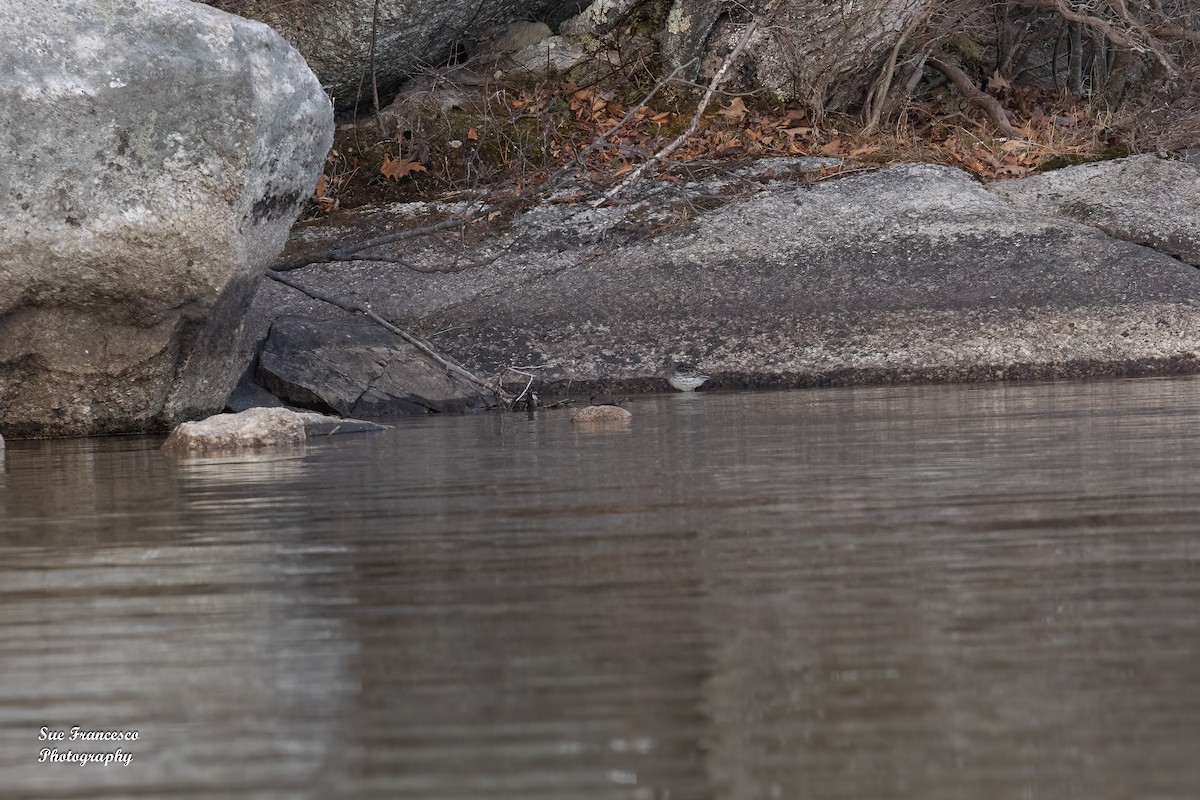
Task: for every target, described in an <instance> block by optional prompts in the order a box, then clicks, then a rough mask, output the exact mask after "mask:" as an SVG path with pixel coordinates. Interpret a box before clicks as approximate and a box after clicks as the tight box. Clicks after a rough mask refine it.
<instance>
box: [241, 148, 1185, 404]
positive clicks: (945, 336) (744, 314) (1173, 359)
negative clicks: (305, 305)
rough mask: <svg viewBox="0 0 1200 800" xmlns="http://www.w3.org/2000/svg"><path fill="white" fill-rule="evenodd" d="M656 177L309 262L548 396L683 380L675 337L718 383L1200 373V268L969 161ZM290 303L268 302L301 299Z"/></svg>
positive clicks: (437, 341)
mask: <svg viewBox="0 0 1200 800" xmlns="http://www.w3.org/2000/svg"><path fill="white" fill-rule="evenodd" d="M1119 167H1120V165H1119V164H1117V165H1114V166H1113V167H1110V169H1114V170H1116V169H1119ZM748 169H752V170H756V171H757V174H758V175H759V176H760V177H761V176H762V175H765V174H767V173H771V174H778V173H780V172H786V170H782V169H781V166H780V164H779V162H776V163H775V164H774V165H773V164H772V163H771V162H761V163H759V164H758V165H753V164H752V165H750V167H748ZM742 178H746V175H742ZM739 187H741V188H739ZM747 187H749V188H747ZM726 189H731V190H737V192H738V193H733V192H727V191H725V190H726ZM654 191H655V192H658V194H653V195H651V196H649V197H648V198H645V199H642V200H639V201H637V202H631V203H628V204H624V205H622V206H620V207H616V208H600V209H591V208H589V207H587V206H586V204H580V205H579V206H576V207H574V208H572V207H571V206H570V204H567V203H547V204H543V205H541V206H537V207H535V208H533V209H531V210H529V211H528V212H526V213H525V214H524V215H523V216H522V217H520V218H518V219H517V220H515V221H514V222H513V223H512V225H511V226H510V227H509V228H508V229H507V230H504V231H501V232H498V233H497V235H496V237H495V238H494V239H493V240H488V241H484V242H483V243H482V244H481V245H480V247H481V250H480V252H475V253H469V254H468V255H470V256H473V257H475V259H476V260H477V261H479V262H481V263H485V264H486V266H484V267H481V268H479V269H476V270H471V271H466V272H459V273H454V274H448V273H437V272H432V271H431V272H428V273H415V272H408V273H405V272H397V271H396V270H395V268H394V265H391V264H372V263H370V262H357V263H355V264H353V265H336V266H330V267H327V268H324V267H323V268H314V269H311V270H309V271H308V273H307V274H306V279H307V280H310V281H312V282H313V286H314V288H317V289H320V290H324V291H330V292H335V293H336V292H342V293H348V294H350V295H351V296H353V297H359V298H363V297H366V298H372V300H373V303H374V308H375V310H376V311H377V313H380V314H382V315H384V316H385V317H386V318H388V319H390V320H392V321H393V322H395V323H396V324H397V325H399V326H400V327H402V328H406V329H408V330H410V331H412V332H414V333H416V334H418V335H421V336H423V337H425V338H426V339H427V340H429V341H430V342H431V343H432V344H433V345H434V347H436V348H437V349H439V350H440V351H441V352H442V353H444V354H446V355H448V356H451V357H453V358H455V359H457V360H459V361H460V362H462V363H463V365H464V366H465V367H467V368H468V369H470V370H472V371H473V372H475V373H476V374H479V375H493V374H496V373H497V371H499V370H502V369H504V367H505V366H508V365H523V366H524V365H528V366H527V367H526V369H529V368H533V371H534V372H535V374H536V375H537V376H538V380H537V382H536V383H535V386H534V389H535V390H536V391H538V392H539V393H540V394H541V395H542V396H543V397H546V396H547V395H550V394H555V393H557V394H574V395H579V394H583V395H588V394H595V393H597V392H606V391H607V392H617V391H620V392H634V391H663V390H664V389H665V388H666V384H665V382H664V381H663V380H662V378H661V377H660V376H659V374H660V371H661V370H660V365H661V364H662V363H663V361H664V359H665V358H666V357H667V356H668V355H671V356H673V357H675V358H677V359H682V360H686V361H688V362H690V363H692V364H694V365H695V366H696V368H697V369H700V370H702V371H703V372H705V373H707V374H710V375H711V376H712V378H711V380H710V383H709V384H707V386H706V388H718V389H719V388H734V387H744V386H755V387H760V386H761V387H766V386H777V387H790V386H819V385H831V384H854V383H897V382H906V381H964V380H999V379H1024V378H1061V377H1079V376H1090V375H1145V374H1169V373H1190V372H1196V371H1197V370H1200V272H1198V271H1197V270H1196V269H1195V268H1194V267H1191V266H1189V265H1187V264H1185V263H1182V262H1181V261H1180V260H1178V259H1177V258H1175V257H1172V255H1169V254H1167V253H1164V252H1159V251H1157V250H1155V249H1154V248H1153V247H1150V246H1147V245H1146V244H1144V243H1142V242H1141V241H1126V240H1125V239H1122V238H1120V237H1118V236H1115V235H1112V234H1110V233H1108V232H1106V231H1105V230H1102V229H1101V228H1099V227H1096V226H1094V225H1090V224H1083V223H1081V222H1078V221H1075V220H1072V219H1066V218H1062V217H1058V216H1054V215H1050V214H1047V213H1044V212H1043V211H1041V210H1039V209H1025V208H1022V207H1021V206H1020V205H1019V204H1017V205H1014V204H1010V203H1009V202H1006V201H1005V200H1003V199H1001V198H1000V197H998V196H997V195H996V194H995V193H994V192H992V191H989V189H988V188H986V187H984V186H982V185H981V184H979V183H978V182H976V181H975V180H973V179H972V178H971V177H970V176H968V175H966V174H965V173H963V172H961V171H958V170H955V169H952V168H949V167H942V166H933V165H920V164H908V165H897V166H892V167H887V168H884V169H881V170H878V171H875V172H865V173H859V174H854V175H850V176H848V177H844V178H841V179H838V180H824V181H820V182H815V183H813V182H806V181H795V180H790V179H778V180H777V179H776V178H770V179H765V178H764V179H762V180H761V181H760V182H758V183H755V182H752V181H749V180H748V179H747V180H743V181H742V183H740V184H730V183H725V184H721V185H709V184H707V183H703V182H700V183H698V184H697V185H695V186H681V187H678V188H673V187H663V188H661V189H656V190H654ZM671 192H679V193H680V195H681V196H674V195H672V194H671ZM702 201H703V202H702ZM710 201H711V203H713V204H718V207H715V208H713V210H710V211H706V212H703V213H699V214H697V213H696V209H697V208H701V207H702V206H703V205H707V204H709V203H710ZM672 217H674V221H672ZM344 219H345V218H343V222H341V223H334V222H330V223H328V224H330V225H331V226H332V229H333V230H336V231H337V232H338V234H337V235H338V236H344V235H345V227H344ZM1194 220H1195V214H1194V211H1193V210H1191V209H1183V210H1181V211H1178V212H1172V211H1171V210H1170V209H1169V208H1165V209H1163V211H1162V213H1161V214H1160V216H1159V219H1157V220H1156V223H1155V224H1156V225H1157V226H1158V229H1159V230H1160V232H1161V234H1160V238H1161V239H1162V240H1163V241H1175V240H1181V239H1183V238H1186V231H1187V230H1188V226H1189V225H1193V224H1194ZM372 224H380V220H379V219H378V218H373V219H372ZM660 230H661V231H665V232H661V233H656V232H658V231H660ZM317 233H318V231H317V230H315V229H312V228H310V229H308V230H307V231H306V232H304V236H305V237H306V240H307V241H308V244H309V245H311V240H312V237H314V236H316V235H317ZM408 247H410V248H412V247H413V245H412V244H411V243H410V244H409V245H408ZM408 255H410V254H409V253H406V256H408ZM416 255H420V254H419V253H418V254H416ZM423 266H424V268H426V269H430V270H436V269H437V268H438V266H439V265H438V264H437V263H434V262H433V261H432V260H431V261H429V263H424V262H423ZM271 288H274V287H271ZM269 300H270V302H269V303H261V304H260V303H259V302H256V304H255V305H256V308H263V307H268V306H269V307H270V308H271V309H272V312H273V313H281V312H284V313H286V311H287V309H288V308H289V304H290V303H292V302H294V301H293V300H291V299H289V298H287V297H284V296H280V295H278V294H276V295H271V296H270V298H269Z"/></svg>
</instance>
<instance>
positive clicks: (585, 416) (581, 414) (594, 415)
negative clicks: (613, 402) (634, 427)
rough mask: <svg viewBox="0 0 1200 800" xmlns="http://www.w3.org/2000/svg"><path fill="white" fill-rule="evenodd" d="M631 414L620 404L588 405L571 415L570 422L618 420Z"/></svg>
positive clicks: (622, 419) (628, 417)
mask: <svg viewBox="0 0 1200 800" xmlns="http://www.w3.org/2000/svg"><path fill="white" fill-rule="evenodd" d="M632 416H633V414H630V413H629V412H628V411H626V410H625V409H623V408H621V407H620V406H588V407H587V408H581V409H579V410H578V411H576V412H575V413H574V414H572V415H571V422H619V421H624V420H628V419H630V418H631V417H632Z"/></svg>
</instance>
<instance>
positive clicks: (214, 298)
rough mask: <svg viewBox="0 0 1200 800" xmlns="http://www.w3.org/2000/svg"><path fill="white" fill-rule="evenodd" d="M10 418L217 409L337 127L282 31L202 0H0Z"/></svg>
mask: <svg viewBox="0 0 1200 800" xmlns="http://www.w3.org/2000/svg"><path fill="white" fill-rule="evenodd" d="M0 16H2V17H3V18H4V20H5V27H4V32H3V33H2V34H0V39H2V40H0V152H2V153H3V154H4V158H2V159H0V218H3V220H4V225H3V226H0V430H3V431H4V432H5V433H6V434H8V435H10V436H55V435H74V434H94V433H112V432H131V431H146V430H159V429H164V428H167V427H169V426H171V425H173V424H175V423H177V422H178V421H180V420H183V419H189V418H194V417H196V416H203V415H205V414H210V413H212V412H214V411H217V410H219V409H220V408H221V407H222V406H223V404H224V402H225V398H226V397H227V396H228V394H229V391H230V389H231V388H232V386H233V384H234V382H235V381H236V379H237V376H238V374H239V373H240V372H241V370H242V368H243V366H244V364H243V363H237V360H236V358H234V354H235V353H236V352H237V351H238V341H237V340H238V337H239V335H240V325H241V322H242V318H243V315H244V312H245V310H246V307H247V306H248V304H249V302H250V299H251V298H252V296H253V293H254V289H255V286H256V283H257V281H258V279H259V276H260V274H261V270H262V268H263V267H264V266H265V265H266V264H268V263H270V262H271V261H272V260H273V258H274V257H275V256H276V255H277V254H278V251H279V249H280V248H281V247H282V245H283V243H284V242H285V241H286V238H287V233H288V230H289V228H290V227H291V224H292V222H293V220H294V219H295V217H296V214H297V213H298V210H299V208H300V205H301V203H302V202H303V200H304V198H305V197H306V196H307V195H308V194H310V193H311V190H312V186H313V184H314V182H315V180H316V177H317V175H318V174H319V171H320V168H321V165H322V163H323V161H324V157H325V155H326V152H327V150H328V147H329V144H330V141H331V136H332V112H331V109H330V106H329V103H328V100H327V99H326V97H325V95H324V94H323V92H322V91H321V88H320V85H319V84H318V82H317V80H316V78H315V77H314V76H313V75H312V73H311V71H309V70H308V68H307V67H306V66H305V64H304V61H303V59H302V58H301V57H300V55H299V53H297V52H296V51H295V50H294V49H293V48H292V47H291V46H289V45H288V44H287V43H286V42H285V41H283V40H282V39H281V38H280V37H279V36H278V35H276V34H275V33H273V32H272V31H271V30H270V29H268V28H267V27H266V26H264V25H260V24H258V23H254V22H249V21H246V20H243V19H240V18H238V17H235V16H232V15H229V14H224V13H221V12H219V11H216V10H214V9H211V8H206V7H204V6H202V5H198V4H195V3H190V2H185V1H184V0H124V1H123V2H116V1H115V0H101V1H97V0H55V2H50V3H45V2H33V1H32V0H0Z"/></svg>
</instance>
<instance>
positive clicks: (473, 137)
mask: <svg viewBox="0 0 1200 800" xmlns="http://www.w3.org/2000/svg"><path fill="white" fill-rule="evenodd" d="M467 138H468V139H470V140H471V141H472V142H478V141H479V133H478V132H477V131H476V130H475V129H474V128H471V129H470V130H469V131H467Z"/></svg>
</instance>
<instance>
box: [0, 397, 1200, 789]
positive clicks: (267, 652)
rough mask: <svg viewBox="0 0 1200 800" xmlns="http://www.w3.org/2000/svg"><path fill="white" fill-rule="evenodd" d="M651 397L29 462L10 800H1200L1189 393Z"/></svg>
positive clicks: (18, 497) (91, 444) (6, 525)
mask: <svg viewBox="0 0 1200 800" xmlns="http://www.w3.org/2000/svg"><path fill="white" fill-rule="evenodd" d="M629 407H630V409H631V410H632V411H633V414H634V418H633V422H632V424H631V426H630V427H629V428H628V429H627V430H623V431H611V430H610V431H593V432H588V431H580V430H575V429H574V428H573V427H572V425H571V423H570V422H569V421H568V418H567V415H566V414H564V413H561V412H560V413H554V412H542V413H541V414H539V415H538V416H537V418H536V419H528V418H526V417H525V416H523V415H503V416H501V415H495V416H480V417H438V418H431V419H428V420H421V421H418V422H412V423H405V424H401V425H400V426H399V427H397V428H396V429H395V430H392V431H388V432H386V433H383V434H376V435H352V436H342V437H335V438H332V439H328V440H324V441H321V442H319V443H314V444H310V445H309V446H308V447H307V448H306V449H304V450H300V451H286V452H279V453H273V454H260V455H256V456H247V457H239V458H226V459H209V460H199V461H192V462H177V461H173V460H170V459H168V458H166V457H164V456H163V455H162V454H160V453H159V452H158V450H157V446H158V444H159V443H160V441H161V440H160V439H158V438H151V437H135V438H119V439H105V440H87V441H53V442H9V445H8V449H7V453H6V454H5V456H4V462H3V463H4V470H3V472H0V795H3V796H4V797H5V798H9V797H21V798H24V797H29V798H52V797H53V798H59V797H62V798H117V797H152V798H156V797H162V798H177V797H189V798H239V799H240V798H422V799H423V800H425V799H427V800H443V799H444V798H481V797H487V798H514V799H516V798H567V799H571V798H580V799H582V800H592V799H593V798H597V799H598V798H613V799H614V800H616V799H618V798H621V799H626V798H628V799H630V800H651V799H652V798H674V799H682V798H730V799H733V798H737V799H739V800H740V799H741V798H831V799H832V798H838V799H841V798H846V799H849V798H854V799H855V800H859V799H865V798H921V799H922V800H923V799H926V798H934V799H935V800H937V799H940V798H946V799H947V800H950V799H952V798H953V799H955V800H958V799H961V798H968V799H970V798H1054V799H1055V800H1064V799H1067V798H1087V800H1096V799H1098V798H1099V799H1100V800H1106V799H1107V798H1112V800H1129V798H1181V799H1182V798H1189V799H1190V798H1195V797H1197V796H1198V794H1197V793H1198V792H1200V757H1198V755H1197V754H1198V753H1200V570H1198V566H1200V564H1198V562H1200V533H1198V528H1200V490H1198V485H1197V484H1198V480H1200V477H1198V476H1200V381H1197V380H1193V379H1171V380H1139V381H1112V382H1093V383H1062V384H1037V385H989V386H952V387H903V388H872V389H847V390H843V389H837V390H821V391H804V392H788V393H759V394H750V393H747V394H717V393H713V394H707V395H706V394H703V393H701V394H698V395H694V396H685V395H672V396H663V397H656V398H647V399H643V400H639V401H636V402H633V403H631V404H630V406H629ZM74 725H78V726H81V727H82V728H84V729H89V730H93V729H99V730H114V729H115V730H136V731H138V739H137V740H136V741H125V742H87V743H84V744H83V745H82V746H81V745H80V744H79V743H78V742H77V743H74V744H72V743H71V742H60V743H53V742H47V741H40V740H39V733H40V730H41V728H42V727H43V726H46V727H47V728H49V729H50V730H65V731H68V735H69V730H70V728H71V727H72V726H74ZM52 746H55V747H58V748H59V750H60V752H65V751H67V750H72V751H75V752H78V751H94V752H113V751H116V750H117V749H118V748H121V749H122V751H123V752H125V753H132V755H133V757H132V761H130V763H129V765H128V766H119V765H116V764H114V765H109V766H103V765H96V764H88V765H86V766H80V765H78V764H74V763H39V762H38V759H39V757H40V754H41V751H42V749H43V748H50V747H52Z"/></svg>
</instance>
